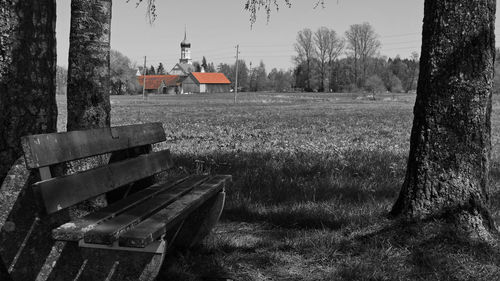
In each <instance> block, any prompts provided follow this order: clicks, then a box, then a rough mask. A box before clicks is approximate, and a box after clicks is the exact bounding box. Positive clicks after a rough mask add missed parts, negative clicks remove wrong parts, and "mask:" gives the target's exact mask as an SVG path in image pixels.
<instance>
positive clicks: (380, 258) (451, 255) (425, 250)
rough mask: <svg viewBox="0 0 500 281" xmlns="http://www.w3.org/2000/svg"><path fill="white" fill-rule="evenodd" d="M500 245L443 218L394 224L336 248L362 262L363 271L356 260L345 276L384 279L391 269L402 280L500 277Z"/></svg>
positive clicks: (344, 271) (342, 273) (344, 268)
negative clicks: (460, 231) (470, 235)
mask: <svg viewBox="0 0 500 281" xmlns="http://www.w3.org/2000/svg"><path fill="white" fill-rule="evenodd" d="M498 246H499V245H490V244H487V243H484V242H476V241H470V240H467V239H465V238H463V237H460V236H458V235H457V232H456V229H455V228H454V226H451V225H448V224H446V223H445V222H443V221H431V222H425V223H418V224H410V225H408V224H400V223H398V222H394V223H389V224H388V226H386V227H385V228H382V229H381V230H378V231H374V232H371V233H368V234H363V235H359V236H356V237H354V238H352V239H346V240H344V241H342V242H341V243H339V244H338V245H337V249H335V252H336V253H338V252H340V253H342V254H344V255H352V256H354V257H356V258H355V259H356V260H358V261H360V262H361V261H362V267H363V270H360V267H359V266H360V263H356V262H352V263H348V264H344V265H343V266H342V268H341V270H339V272H338V273H339V275H340V277H342V278H343V279H344V280H379V279H380V278H382V279H384V274H387V273H388V272H391V275H392V276H397V277H398V279H399V280H498V278H499V277H498V276H499V275H498V274H499V273H500V250H499V247H498ZM409 265H410V266H409Z"/></svg>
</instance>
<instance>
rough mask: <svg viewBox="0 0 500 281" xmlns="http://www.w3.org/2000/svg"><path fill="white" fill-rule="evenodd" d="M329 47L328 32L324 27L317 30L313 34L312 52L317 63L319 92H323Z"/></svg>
mask: <svg viewBox="0 0 500 281" xmlns="http://www.w3.org/2000/svg"><path fill="white" fill-rule="evenodd" d="M330 45H331V44H330V30H329V29H328V28H327V27H324V26H322V27H320V28H318V30H316V32H314V47H315V48H314V52H315V54H316V58H317V59H318V61H319V74H320V77H321V82H320V89H319V90H320V91H324V90H325V78H326V72H327V66H328V58H329V49H330Z"/></svg>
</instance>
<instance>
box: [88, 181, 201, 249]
mask: <svg viewBox="0 0 500 281" xmlns="http://www.w3.org/2000/svg"><path fill="white" fill-rule="evenodd" d="M206 179H208V177H206ZM202 182H203V180H200V181H197V182H192V181H185V182H182V183H181V184H179V185H178V186H177V187H176V188H173V189H171V190H168V191H166V192H162V193H158V194H156V195H155V196H154V197H152V198H150V199H148V200H145V201H144V202H142V203H140V204H137V205H136V206H134V207H133V208H129V209H127V210H126V211H125V212H123V213H121V214H119V215H117V216H115V217H113V218H111V219H109V220H106V221H105V222H103V223H101V224H98V225H96V226H95V227H94V228H93V229H92V230H90V231H88V232H86V233H85V234H84V240H85V243H93V244H111V243H113V242H114V241H115V240H117V239H118V236H119V234H120V233H122V232H124V231H127V230H128V229H129V228H130V227H132V226H134V225H136V224H138V223H140V222H141V221H143V220H144V219H145V218H147V217H149V216H151V215H152V214H154V213H156V212H158V211H159V210H161V209H163V208H164V207H165V206H166V205H168V204H170V203H172V202H173V201H175V200H177V199H178V198H179V197H180V196H182V195H184V194H186V193H188V192H189V191H191V190H192V189H193V188H195V187H196V186H198V184H200V183H202Z"/></svg>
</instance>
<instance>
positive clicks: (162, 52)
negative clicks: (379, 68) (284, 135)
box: [56, 0, 500, 71]
mask: <svg viewBox="0 0 500 281" xmlns="http://www.w3.org/2000/svg"><path fill="white" fill-rule="evenodd" d="M278 1H279V2H280V3H283V2H284V1H283V0H278ZM70 2H71V1H70V0H57V30H56V31H57V50H58V58H57V62H58V65H61V66H64V67H66V66H67V65H68V48H69V27H70V18H71V17H70ZM156 2H157V14H158V17H157V19H156V20H155V21H154V22H153V23H152V24H151V23H150V22H149V20H148V18H147V16H146V15H147V14H146V5H144V4H141V5H139V6H136V4H135V3H136V0H130V2H128V3H127V1H126V0H115V1H113V15H112V26H111V48H112V49H115V50H118V51H119V52H121V53H123V54H124V55H126V56H128V57H129V58H130V59H131V60H132V61H133V62H135V63H137V64H139V65H142V64H143V61H144V56H146V57H147V64H148V66H149V65H154V66H157V65H158V63H159V62H162V63H163V64H164V66H165V68H166V69H167V70H170V69H171V68H172V67H173V66H174V65H175V64H176V63H177V62H178V61H179V57H180V42H181V41H182V40H183V39H184V28H185V26H186V28H187V37H188V41H190V43H191V56H192V58H193V60H194V61H201V59H202V57H203V56H205V57H206V59H207V61H208V62H213V63H214V64H215V65H217V64H219V63H221V62H225V63H233V62H234V61H235V56H236V45H239V46H240V58H241V59H244V60H245V61H246V63H247V66H248V64H249V63H250V62H251V63H252V65H254V66H255V65H258V64H259V62H260V61H261V60H262V61H264V63H265V65H266V69H267V70H268V71H269V70H271V69H272V68H275V67H276V68H278V69H280V68H281V69H289V68H291V67H293V60H292V56H294V55H295V54H296V52H295V51H294V48H293V45H294V43H295V42H296V37H297V32H298V31H300V30H302V29H304V28H311V29H312V30H313V31H314V30H316V29H317V28H319V27H321V26H326V27H328V28H331V29H333V30H335V31H336V32H337V34H338V35H341V36H343V35H344V34H345V31H346V30H347V29H348V28H349V26H350V25H352V24H358V23H363V22H368V23H370V24H371V25H372V26H373V28H374V29H375V31H376V33H377V34H378V36H379V40H380V41H381V43H382V48H381V50H380V55H383V56H388V57H394V56H396V55H400V56H401V57H403V58H404V57H409V56H410V54H411V53H412V52H415V51H416V52H420V41H421V31H422V19H423V8H424V0H326V1H325V7H316V8H315V3H316V0H292V7H291V8H287V7H286V6H284V5H283V4H282V5H281V6H280V9H279V11H273V12H272V14H271V18H270V20H269V21H267V18H266V15H265V13H264V11H261V12H260V13H259V14H258V18H257V22H256V23H255V24H254V25H253V26H251V25H250V15H249V13H248V11H246V10H245V9H244V5H245V3H246V0H177V1H173V0H156ZM498 5H500V4H498ZM497 9H498V7H497ZM497 29H498V24H497Z"/></svg>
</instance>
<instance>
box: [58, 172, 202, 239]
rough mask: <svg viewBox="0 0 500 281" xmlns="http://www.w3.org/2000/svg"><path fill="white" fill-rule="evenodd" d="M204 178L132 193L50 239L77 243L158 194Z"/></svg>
mask: <svg viewBox="0 0 500 281" xmlns="http://www.w3.org/2000/svg"><path fill="white" fill-rule="evenodd" d="M205 178H206V177H204V176H200V175H197V176H191V177H186V178H183V179H180V180H178V181H175V182H167V183H164V184H155V185H153V186H151V187H148V188H146V189H144V190H141V191H139V192H137V193H134V194H132V195H130V196H128V197H126V198H124V199H122V200H120V201H118V202H116V203H114V204H112V205H109V206H107V207H104V208H102V209H100V210H99V211H97V212H94V213H91V214H89V215H87V216H84V217H82V218H80V219H77V220H74V221H71V222H68V223H65V224H63V225H61V226H60V227H58V228H56V229H54V230H53V231H52V237H53V238H54V239H56V240H65V241H78V240H80V239H83V235H84V234H85V232H87V231H89V230H91V229H93V228H94V227H96V225H98V224H99V223H101V222H103V221H105V220H107V219H111V218H113V217H115V216H116V215H118V214H120V213H122V212H124V211H125V210H127V209H129V208H132V207H134V206H136V205H138V204H140V203H142V202H144V201H146V200H148V199H150V198H151V197H153V196H155V195H156V194H158V193H162V192H165V191H168V192H172V193H175V192H176V191H178V190H184V189H185V187H184V185H182V186H181V187H178V186H179V185H180V184H181V183H184V184H185V185H194V184H197V183H200V182H202V181H203V180H205Z"/></svg>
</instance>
